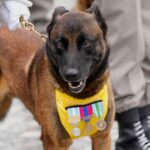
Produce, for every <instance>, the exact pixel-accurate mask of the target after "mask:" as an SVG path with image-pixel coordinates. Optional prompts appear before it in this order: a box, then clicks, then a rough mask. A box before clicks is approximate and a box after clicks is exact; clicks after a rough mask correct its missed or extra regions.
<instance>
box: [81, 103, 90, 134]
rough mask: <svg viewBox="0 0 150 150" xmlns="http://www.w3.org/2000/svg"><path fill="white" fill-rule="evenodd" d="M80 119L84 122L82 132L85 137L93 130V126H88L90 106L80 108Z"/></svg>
mask: <svg viewBox="0 0 150 150" xmlns="http://www.w3.org/2000/svg"><path fill="white" fill-rule="evenodd" d="M80 115H81V119H82V120H83V121H84V122H85V126H84V129H83V132H84V134H85V135H89V134H90V133H91V131H92V130H93V126H92V125H91V124H90V119H91V117H92V106H91V105H87V106H81V107H80Z"/></svg>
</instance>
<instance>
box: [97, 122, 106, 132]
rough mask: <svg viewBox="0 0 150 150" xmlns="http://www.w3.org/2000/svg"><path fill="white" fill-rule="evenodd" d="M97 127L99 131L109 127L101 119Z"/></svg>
mask: <svg viewBox="0 0 150 150" xmlns="http://www.w3.org/2000/svg"><path fill="white" fill-rule="evenodd" d="M96 127H97V129H98V130H99V131H102V130H105V129H106V127H107V125H106V122H105V120H102V119H99V121H98V122H97V123H96Z"/></svg>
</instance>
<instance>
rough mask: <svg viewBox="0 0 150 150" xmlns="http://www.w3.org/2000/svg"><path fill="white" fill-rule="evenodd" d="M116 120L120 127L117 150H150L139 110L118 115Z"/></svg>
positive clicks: (149, 143)
mask: <svg viewBox="0 0 150 150" xmlns="http://www.w3.org/2000/svg"><path fill="white" fill-rule="evenodd" d="M116 119H117V121H118V125H119V138H118V140H117V142H116V150H150V141H149V140H148V139H147V137H146V135H145V132H144V129H143V128H142V125H141V122H140V117H139V111H138V109H137V108H135V109H132V110H128V111H126V112H123V113H120V114H117V115H116Z"/></svg>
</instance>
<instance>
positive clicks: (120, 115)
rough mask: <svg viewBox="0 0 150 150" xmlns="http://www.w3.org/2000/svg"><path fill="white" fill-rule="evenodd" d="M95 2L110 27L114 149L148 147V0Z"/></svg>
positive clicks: (149, 96) (149, 19) (149, 56)
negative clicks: (116, 133)
mask: <svg viewBox="0 0 150 150" xmlns="http://www.w3.org/2000/svg"><path fill="white" fill-rule="evenodd" d="M96 2H97V4H98V6H99V8H100V10H101V11H102V14H103V15H104V16H105V18H106V20H107V24H108V27H109V28H108V29H109V30H108V37H109V40H110V42H111V56H110V74H111V78H112V84H113V90H114V95H115V100H116V111H117V115H116V119H117V121H118V124H119V138H118V140H117V142H116V150H150V1H149V0H132V1H130V0H121V1H120V0H116V1H114V0H97V1H96Z"/></svg>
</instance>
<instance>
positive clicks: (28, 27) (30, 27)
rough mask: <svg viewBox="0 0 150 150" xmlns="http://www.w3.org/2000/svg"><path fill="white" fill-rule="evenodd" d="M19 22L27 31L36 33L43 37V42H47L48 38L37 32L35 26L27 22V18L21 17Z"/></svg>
mask: <svg viewBox="0 0 150 150" xmlns="http://www.w3.org/2000/svg"><path fill="white" fill-rule="evenodd" d="M19 22H20V24H21V26H22V27H23V28H24V29H25V30H27V31H33V32H34V33H36V34H37V35H38V36H40V37H41V39H42V40H43V41H46V40H47V38H48V36H47V35H46V34H41V33H40V32H38V31H37V30H35V27H34V24H33V23H31V22H29V21H27V20H25V18H24V17H23V16H20V18H19Z"/></svg>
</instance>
